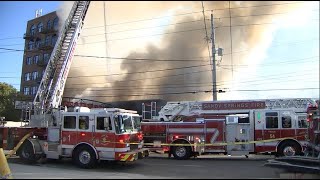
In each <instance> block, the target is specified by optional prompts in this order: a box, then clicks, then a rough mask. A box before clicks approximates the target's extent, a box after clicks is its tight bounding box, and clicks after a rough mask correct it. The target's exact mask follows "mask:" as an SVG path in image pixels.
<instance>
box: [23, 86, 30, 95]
mask: <svg viewBox="0 0 320 180" xmlns="http://www.w3.org/2000/svg"><path fill="white" fill-rule="evenodd" d="M23 94H24V95H29V87H24V88H23Z"/></svg>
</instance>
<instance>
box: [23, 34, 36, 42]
mask: <svg viewBox="0 0 320 180" xmlns="http://www.w3.org/2000/svg"><path fill="white" fill-rule="evenodd" d="M34 37H35V35H34V34H31V33H24V35H23V39H26V40H30V39H33V38H34Z"/></svg>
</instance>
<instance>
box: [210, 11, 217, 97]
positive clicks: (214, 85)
mask: <svg viewBox="0 0 320 180" xmlns="http://www.w3.org/2000/svg"><path fill="white" fill-rule="evenodd" d="M211 43H212V98H213V100H214V101H216V100H217V77H216V73H217V71H216V47H215V44H214V27H213V14H212V12H211Z"/></svg>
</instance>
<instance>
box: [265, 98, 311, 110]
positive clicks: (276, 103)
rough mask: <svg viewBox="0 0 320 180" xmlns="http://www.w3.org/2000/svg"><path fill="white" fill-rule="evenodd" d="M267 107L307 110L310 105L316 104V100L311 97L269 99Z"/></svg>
mask: <svg viewBox="0 0 320 180" xmlns="http://www.w3.org/2000/svg"><path fill="white" fill-rule="evenodd" d="M265 102H266V108H268V109H291V108H294V109H301V110H303V111H306V110H307V107H308V105H315V103H316V102H315V100H313V99H310V98H296V99H267V100H266V101H265Z"/></svg>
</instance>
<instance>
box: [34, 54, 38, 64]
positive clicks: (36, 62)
mask: <svg viewBox="0 0 320 180" xmlns="http://www.w3.org/2000/svg"><path fill="white" fill-rule="evenodd" d="M38 62H39V55H36V56H34V57H33V63H34V64H38Z"/></svg>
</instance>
